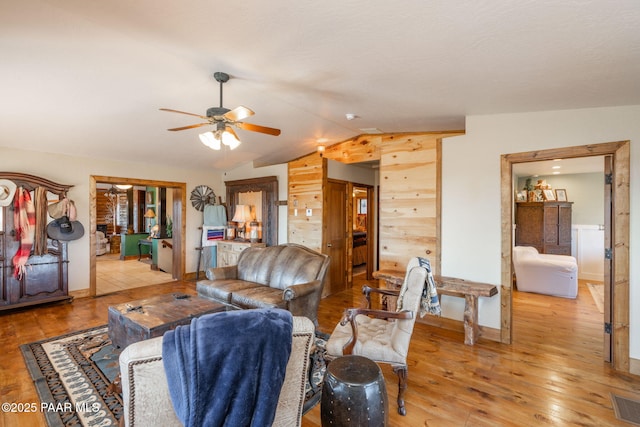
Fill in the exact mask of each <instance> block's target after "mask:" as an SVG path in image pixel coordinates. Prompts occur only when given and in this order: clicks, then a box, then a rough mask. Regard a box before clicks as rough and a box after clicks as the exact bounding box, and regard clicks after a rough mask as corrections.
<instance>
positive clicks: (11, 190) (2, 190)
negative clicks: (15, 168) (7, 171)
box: [0, 179, 16, 206]
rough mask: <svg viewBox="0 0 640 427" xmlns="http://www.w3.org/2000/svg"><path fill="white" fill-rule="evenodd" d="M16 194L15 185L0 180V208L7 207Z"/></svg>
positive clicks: (9, 181) (8, 181)
mask: <svg viewBox="0 0 640 427" xmlns="http://www.w3.org/2000/svg"><path fill="white" fill-rule="evenodd" d="M15 194H16V183H15V182H13V181H11V180H8V179H0V206H9V205H10V204H11V202H13V196H14V195H15Z"/></svg>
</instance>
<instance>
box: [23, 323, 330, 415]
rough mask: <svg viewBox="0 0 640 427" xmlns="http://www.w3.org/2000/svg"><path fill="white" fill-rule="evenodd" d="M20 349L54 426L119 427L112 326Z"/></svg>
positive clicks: (320, 359) (318, 377) (309, 403)
mask: <svg viewBox="0 0 640 427" xmlns="http://www.w3.org/2000/svg"><path fill="white" fill-rule="evenodd" d="M327 339H328V336H327V335H325V334H320V333H318V334H317V336H316V351H315V352H314V353H313V354H312V356H311V369H312V372H311V375H310V376H309V377H310V378H311V382H309V383H307V396H306V401H305V405H304V412H305V413H306V412H307V411H308V410H309V409H311V408H313V407H314V406H315V405H316V404H317V403H318V401H319V400H320V396H321V394H322V381H323V378H324V372H325V369H326V366H325V362H324V350H325V344H326V340H327ZM20 349H21V350H22V355H23V356H24V360H25V363H26V365H27V369H28V370H29V374H30V375H31V378H32V379H33V382H34V384H35V386H36V389H37V391H38V395H39V396H40V401H41V403H42V404H46V410H45V412H44V414H45V417H46V420H47V424H48V425H49V426H51V427H58V426H60V427H62V426H66V427H70V426H98V425H99V426H117V425H118V422H119V420H120V417H121V416H122V399H121V396H120V394H118V393H114V392H112V391H111V390H109V385H110V384H111V383H112V382H113V380H114V379H115V378H116V376H117V375H118V373H119V372H120V371H119V369H120V368H119V365H118V356H119V355H120V349H118V348H115V347H114V346H113V345H111V340H110V339H109V336H108V335H107V326H106V325H104V326H98V327H95V328H91V329H86V330H83V331H77V332H72V333H70V334H66V335H62V336H59V337H54V338H48V339H45V340H42V341H38V342H34V343H30V344H24V345H21V346H20Z"/></svg>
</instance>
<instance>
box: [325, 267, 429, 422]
mask: <svg viewBox="0 0 640 427" xmlns="http://www.w3.org/2000/svg"><path fill="white" fill-rule="evenodd" d="M427 275H428V272H427V269H426V268H424V267H421V266H419V262H418V258H413V259H412V260H411V261H410V262H409V264H408V266H407V273H406V275H405V279H404V283H403V284H402V287H401V288H400V290H399V291H392V290H387V289H375V288H369V287H366V286H365V288H364V289H363V292H365V293H368V292H380V293H383V294H386V295H397V296H398V301H397V304H396V311H395V312H389V311H384V310H372V309H370V308H366V309H365V308H348V309H346V310H345V314H344V317H343V319H342V320H341V321H340V323H339V324H338V325H337V326H336V328H335V329H334V331H333V333H332V334H331V337H330V338H329V341H328V342H327V358H328V359H329V360H330V359H332V358H337V357H340V356H343V355H348V354H354V355H359V356H364V357H367V358H369V359H371V360H374V361H375V362H378V363H387V364H389V365H391V367H392V368H393V371H394V372H395V373H396V374H397V375H398V413H400V414H401V415H405V414H406V409H405V406H404V392H405V390H406V388H407V374H408V370H407V354H408V353H409V342H410V341H411V335H412V333H413V327H414V325H415V321H416V316H417V315H418V312H419V310H420V302H421V298H422V290H423V288H424V286H425V281H426V280H427Z"/></svg>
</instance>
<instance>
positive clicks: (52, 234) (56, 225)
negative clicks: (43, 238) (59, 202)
mask: <svg viewBox="0 0 640 427" xmlns="http://www.w3.org/2000/svg"><path fill="white" fill-rule="evenodd" d="M47 235H48V236H49V238H50V239H53V240H65V241H69V240H77V239H79V238H81V237H82V236H84V227H83V226H82V224H81V223H80V221H69V218H68V217H66V216H63V217H62V218H59V219H55V220H53V221H51V222H50V223H49V224H47Z"/></svg>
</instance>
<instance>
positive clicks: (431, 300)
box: [418, 257, 441, 317]
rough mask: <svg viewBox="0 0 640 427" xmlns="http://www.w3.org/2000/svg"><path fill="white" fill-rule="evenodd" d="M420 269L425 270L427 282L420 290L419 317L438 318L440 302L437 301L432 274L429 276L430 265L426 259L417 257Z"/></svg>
mask: <svg viewBox="0 0 640 427" xmlns="http://www.w3.org/2000/svg"><path fill="white" fill-rule="evenodd" d="M418 261H419V262H420V267H424V268H425V269H426V270H427V281H426V282H425V284H424V288H423V289H422V300H421V301H420V317H424V315H425V314H427V313H429V314H433V315H436V316H440V314H441V310H440V301H439V300H438V291H437V290H436V282H435V280H433V274H431V263H430V262H429V260H428V259H426V258H420V257H418Z"/></svg>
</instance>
